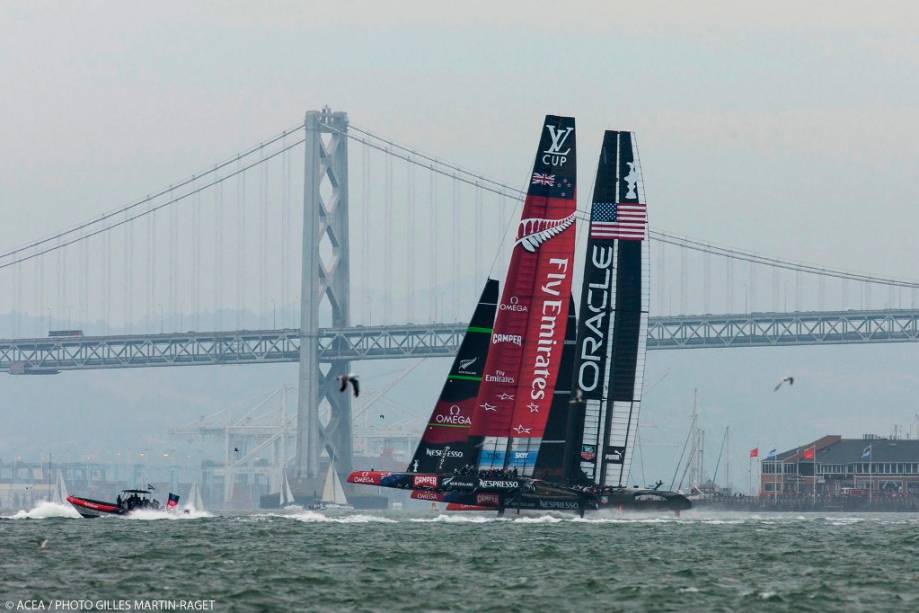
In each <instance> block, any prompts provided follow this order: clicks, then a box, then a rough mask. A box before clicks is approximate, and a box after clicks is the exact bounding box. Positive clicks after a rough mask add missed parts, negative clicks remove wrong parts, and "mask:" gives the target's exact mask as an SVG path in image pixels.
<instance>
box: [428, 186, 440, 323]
mask: <svg viewBox="0 0 919 613" xmlns="http://www.w3.org/2000/svg"><path fill="white" fill-rule="evenodd" d="M430 198H431V207H430V220H431V230H430V232H428V240H430V241H431V246H430V248H429V249H428V253H430V254H431V262H430V271H431V289H430V292H429V293H428V295H429V297H430V309H431V321H437V290H438V287H437V247H438V244H437V174H436V173H434V172H433V171H431V175H430Z"/></svg>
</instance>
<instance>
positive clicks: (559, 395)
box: [533, 295, 578, 483]
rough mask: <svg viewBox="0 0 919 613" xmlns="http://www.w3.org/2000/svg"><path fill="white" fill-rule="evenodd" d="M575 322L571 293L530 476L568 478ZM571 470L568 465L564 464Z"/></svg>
mask: <svg viewBox="0 0 919 613" xmlns="http://www.w3.org/2000/svg"><path fill="white" fill-rule="evenodd" d="M577 330H578V322H577V317H576V315H575V307H574V297H573V296H570V295H569V297H568V323H567V327H566V328H565V346H564V349H563V350H562V361H561V363H560V367H559V368H560V369H559V373H558V379H557V380H556V382H555V393H554V394H553V396H552V406H551V407H550V408H549V418H548V419H547V420H546V431H545V433H543V439H542V442H541V443H540V444H539V454H538V455H537V456H536V468H535V469H534V471H533V476H534V477H537V478H539V479H546V480H547V481H555V482H558V483H561V482H566V481H569V480H570V478H569V475H568V471H567V470H565V469H566V466H565V454H566V453H571V450H570V444H569V443H568V431H569V426H568V422H569V420H570V415H569V413H570V412H571V411H572V410H573V405H572V403H571V381H572V372H573V369H574V359H575V345H576V344H577ZM567 468H568V469H569V470H570V466H569V467H567Z"/></svg>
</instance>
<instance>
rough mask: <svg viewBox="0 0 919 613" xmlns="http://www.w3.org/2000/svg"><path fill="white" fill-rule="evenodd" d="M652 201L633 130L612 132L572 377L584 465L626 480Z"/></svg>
mask: <svg viewBox="0 0 919 613" xmlns="http://www.w3.org/2000/svg"><path fill="white" fill-rule="evenodd" d="M646 239H647V207H646V204H645V202H644V189H643V185H642V182H641V171H640V168H639V164H638V158H637V155H635V146H634V135H633V134H632V133H631V132H614V131H607V132H606V133H605V134H604V138H603V148H602V150H601V152H600V161H599V165H598V168H597V180H596V184H595V186H594V194H593V201H592V206H591V221H590V231H589V234H588V240H587V257H586V262H585V269H584V282H583V283H584V284H583V288H582V293H581V310H580V312H581V321H580V325H579V327H578V358H577V359H578V363H577V369H576V372H575V382H576V384H577V386H578V387H580V389H581V392H582V394H583V398H584V405H583V427H582V429H581V435H582V441H581V450H580V454H579V455H580V460H581V469H582V470H583V472H584V473H585V474H586V475H587V476H588V477H589V478H590V479H591V480H592V481H594V482H595V483H598V484H600V485H624V484H625V482H626V480H627V479H628V475H629V468H630V465H631V457H632V447H633V443H634V440H635V434H636V432H637V428H638V411H639V408H640V403H641V387H642V377H643V374H644V364H645V343H646V336H647V326H648V305H649V295H648V274H649V257H648V255H649V249H648V241H647V240H646Z"/></svg>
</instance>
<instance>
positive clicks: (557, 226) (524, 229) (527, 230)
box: [514, 213, 575, 253]
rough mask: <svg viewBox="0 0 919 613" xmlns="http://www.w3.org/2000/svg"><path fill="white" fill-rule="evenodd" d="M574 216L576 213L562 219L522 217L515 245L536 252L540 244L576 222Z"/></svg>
mask: <svg viewBox="0 0 919 613" xmlns="http://www.w3.org/2000/svg"><path fill="white" fill-rule="evenodd" d="M574 216H575V213H572V214H571V215H569V216H568V217H563V218H562V219H542V218H540V217H531V218H529V219H521V220H520V225H518V226H517V242H516V243H515V244H514V246H515V247H516V246H517V245H520V246H521V247H523V248H524V249H525V250H527V251H529V252H530V253H534V252H535V251H536V250H537V249H539V246H540V245H542V244H543V243H545V242H546V241H548V240H549V239H550V238H552V237H553V236H558V235H559V234H561V233H562V232H564V231H565V230H567V229H568V228H569V227H571V225H572V224H573V223H574Z"/></svg>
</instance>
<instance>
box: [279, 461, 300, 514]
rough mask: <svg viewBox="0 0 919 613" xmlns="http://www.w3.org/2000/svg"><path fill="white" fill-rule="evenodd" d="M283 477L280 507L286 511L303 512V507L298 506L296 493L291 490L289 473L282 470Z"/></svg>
mask: <svg viewBox="0 0 919 613" xmlns="http://www.w3.org/2000/svg"><path fill="white" fill-rule="evenodd" d="M281 475H283V478H282V479H281V494H280V499H279V504H278V506H279V507H281V508H282V509H284V510H286V511H302V510H303V507H302V506H301V505H299V504H297V501H296V499H295V498H294V493H293V491H291V489H290V481H288V480H287V471H285V470H282V471H281Z"/></svg>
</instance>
